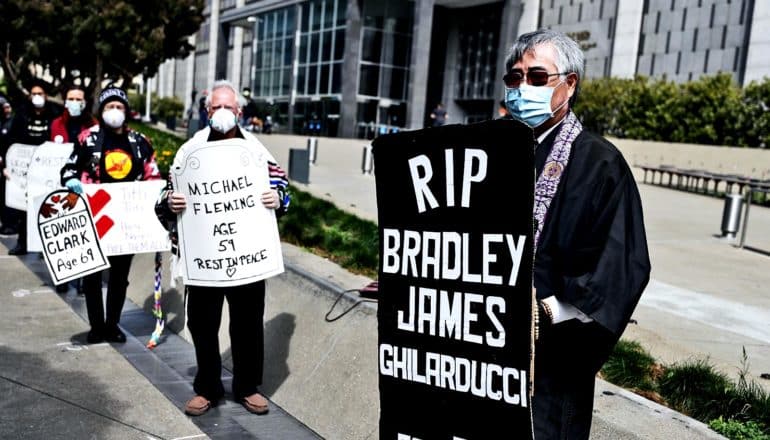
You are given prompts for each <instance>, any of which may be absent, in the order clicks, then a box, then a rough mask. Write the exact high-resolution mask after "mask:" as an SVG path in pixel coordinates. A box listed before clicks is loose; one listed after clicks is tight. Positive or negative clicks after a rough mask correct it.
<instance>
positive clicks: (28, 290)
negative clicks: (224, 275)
mask: <svg viewBox="0 0 770 440" xmlns="http://www.w3.org/2000/svg"><path fill="white" fill-rule="evenodd" d="M0 241H2V245H0V286H2V287H0V439H11V438H13V439H75V438H77V439H81V438H82V439H108V440H109V439H115V440H118V439H120V440H122V439H142V440H152V439H175V440H182V439H185V440H186V439H197V438H212V439H256V438H263V439H282V438H291V439H300V440H314V439H318V438H319V436H318V435H317V434H316V433H315V432H313V431H312V430H311V429H309V428H307V427H306V426H305V425H304V424H302V423H301V422H299V421H298V420H297V419H295V418H294V417H292V416H290V415H289V414H288V413H287V412H286V411H284V410H283V409H282V408H281V407H280V406H278V405H276V404H274V403H273V404H272V405H271V408H270V412H269V413H268V414H267V415H264V416H256V415H253V414H250V413H248V412H247V411H246V410H245V408H243V407H242V406H241V405H240V404H239V403H236V402H234V401H233V399H232V396H231V395H230V394H229V388H230V382H231V380H232V374H231V373H230V371H228V370H224V371H223V375H222V377H223V382H224V384H225V388H226V389H227V393H226V394H225V397H224V399H222V400H221V401H220V402H219V404H218V405H217V406H215V407H214V408H212V409H211V410H210V411H209V412H207V413H206V414H205V415H203V416H200V417H195V418H190V417H188V416H186V415H185V414H184V413H183V411H182V407H183V406H184V403H185V402H186V401H187V400H188V399H189V398H190V397H192V396H193V395H194V392H193V389H192V381H193V378H194V374H195V371H196V362H195V351H194V349H193V346H192V345H191V344H190V343H189V342H188V341H186V340H185V339H183V338H182V337H180V336H178V335H176V334H174V333H172V332H171V331H170V330H168V331H166V332H165V333H164V334H163V336H162V339H161V341H162V343H161V346H160V347H159V348H156V349H155V350H148V349H147V348H146V347H145V343H146V342H147V341H148V340H149V338H150V335H151V334H152V332H153V330H154V328H155V318H154V317H153V316H152V315H151V314H150V313H148V312H146V311H145V310H143V309H142V308H141V307H139V306H137V305H136V304H134V303H132V302H131V301H130V300H129V301H126V304H125V306H124V308H123V314H122V316H121V322H120V326H121V327H122V328H123V330H124V331H125V333H126V337H127V341H126V343H125V344H107V343H101V344H93V345H89V344H87V343H86V341H85V339H86V333H87V331H88V330H89V326H88V324H87V315H86V308H85V301H84V298H83V297H81V296H78V295H77V294H76V292H75V291H74V289H70V291H69V292H68V293H66V294H57V293H55V291H54V290H53V288H52V287H50V283H49V276H48V273H47V270H46V268H45V265H44V262H43V261H42V260H41V259H40V258H39V255H40V254H38V253H33V254H28V255H25V256H23V257H21V258H18V257H13V256H8V255H7V248H8V247H10V245H11V244H13V243H15V237H14V238H10V237H3V238H2V239H1V240H0ZM152 264H153V256H152V254H144V255H139V256H137V257H136V258H135V265H136V266H135V268H134V269H132V274H134V277H135V278H144V279H149V278H150V276H151V275H152V273H153V272H152V269H151V265H152ZM136 269H138V270H136ZM137 284H138V285H137V286H136V287H133V288H130V289H129V290H132V291H134V296H137V295H138V294H139V292H144V295H143V299H144V297H149V298H150V299H151V298H152V295H148V294H147V292H148V289H146V288H143V287H144V286H143V283H137ZM169 306H170V307H168V308H167V309H164V310H169V309H173V302H172V303H171V304H169ZM228 345H229V344H228Z"/></svg>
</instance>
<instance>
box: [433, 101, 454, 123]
mask: <svg viewBox="0 0 770 440" xmlns="http://www.w3.org/2000/svg"><path fill="white" fill-rule="evenodd" d="M430 118H431V119H432V120H433V126H434V127H440V126H442V125H444V124H446V121H447V119H449V115H448V114H447V112H446V110H444V105H443V104H441V103H438V104H436V108H434V109H433V111H432V112H431V113H430Z"/></svg>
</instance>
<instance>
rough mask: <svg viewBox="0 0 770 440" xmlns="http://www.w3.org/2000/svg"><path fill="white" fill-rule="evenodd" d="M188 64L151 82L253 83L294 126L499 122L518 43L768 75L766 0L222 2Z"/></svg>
mask: <svg viewBox="0 0 770 440" xmlns="http://www.w3.org/2000/svg"><path fill="white" fill-rule="evenodd" d="M204 15H205V21H204V23H203V25H202V27H201V29H200V31H199V32H198V33H197V35H195V36H194V37H191V42H192V43H193V44H194V45H195V47H196V49H195V52H194V54H193V55H191V56H189V57H188V58H187V59H185V60H170V61H167V62H166V63H164V64H163V66H161V69H160V71H159V73H158V75H157V76H156V78H154V79H153V81H152V85H151V87H152V88H153V89H154V90H156V91H157V92H158V93H159V94H160V95H161V96H166V95H176V96H178V97H180V98H182V97H184V98H186V101H187V102H186V104H187V106H191V105H193V104H194V103H193V102H192V92H193V91H201V90H203V89H206V88H207V87H209V86H210V84H211V83H212V82H213V80H214V79H215V78H227V79H230V80H232V81H233V82H234V83H235V84H236V86H237V87H239V88H243V87H250V88H251V89H252V90H253V92H252V94H253V98H254V99H255V100H256V101H257V102H259V103H260V105H261V107H260V108H262V109H264V111H269V112H271V113H272V114H273V115H274V117H275V119H276V120H277V122H278V124H279V130H280V131H284V132H293V133H303V132H307V131H308V130H315V129H316V128H317V127H318V126H317V125H316V124H318V125H320V129H318V131H319V132H320V134H322V135H328V136H344V137H361V138H371V137H373V136H374V135H376V134H377V133H382V132H388V131H393V130H399V129H414V128H422V127H423V126H426V125H428V124H429V123H430V116H429V115H430V113H431V110H432V109H433V108H434V107H435V105H436V104H437V103H443V105H444V108H445V109H446V111H447V114H448V116H449V118H448V121H447V122H448V123H468V122H474V121H479V120H484V119H489V118H491V117H493V116H494V115H495V114H496V108H497V103H498V102H499V101H500V99H502V97H503V85H502V81H501V77H502V75H503V74H504V72H503V64H504V60H505V57H506V55H507V51H508V48H509V47H510V44H511V42H512V41H513V40H514V39H515V38H516V36H517V35H519V34H521V33H524V32H528V31H532V30H535V29H537V28H540V27H549V28H553V29H558V30H561V31H564V32H566V33H568V34H569V35H571V36H573V38H575V39H576V40H577V41H578V42H579V43H580V44H581V46H582V47H583V48H584V50H585V53H586V76H587V77H589V78H598V77H607V76H613V77H623V78H631V77H634V76H635V75H644V76H652V77H663V76H665V77H666V78H668V79H671V80H674V81H678V82H681V81H688V80H695V79H698V78H699V77H700V76H702V75H712V74H715V73H717V72H729V73H731V74H732V75H733V77H734V78H735V80H736V82H737V83H739V84H747V83H748V82H750V81H752V80H761V79H762V78H763V77H764V76H770V37H768V34H766V33H760V32H759V30H760V29H763V28H765V26H768V25H770V2H767V1H759V0H539V1H531V0H503V1H501V0H493V1H489V0H387V1H385V0H258V1H245V0H215V1H214V2H213V3H212V1H211V0H209V1H208V5H207V7H206V9H205V11H204Z"/></svg>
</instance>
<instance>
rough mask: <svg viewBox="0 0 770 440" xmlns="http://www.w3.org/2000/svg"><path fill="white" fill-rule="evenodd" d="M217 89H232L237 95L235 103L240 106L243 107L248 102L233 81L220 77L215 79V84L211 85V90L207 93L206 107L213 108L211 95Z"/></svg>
mask: <svg viewBox="0 0 770 440" xmlns="http://www.w3.org/2000/svg"><path fill="white" fill-rule="evenodd" d="M217 89H230V91H232V92H233V94H234V95H235V103H236V104H237V105H238V108H241V107H243V104H244V103H245V102H246V100H245V99H244V98H243V96H241V94H240V93H238V90H236V88H235V86H234V85H233V83H231V82H230V81H228V80H226V79H218V80H216V81H214V84H213V85H212V86H211V92H210V93H209V94H208V95H206V108H211V96H212V95H213V94H214V90H217Z"/></svg>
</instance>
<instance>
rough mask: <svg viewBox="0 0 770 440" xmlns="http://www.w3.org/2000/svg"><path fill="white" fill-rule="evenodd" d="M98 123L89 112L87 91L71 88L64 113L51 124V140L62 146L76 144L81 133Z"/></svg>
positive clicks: (66, 95)
mask: <svg viewBox="0 0 770 440" xmlns="http://www.w3.org/2000/svg"><path fill="white" fill-rule="evenodd" d="M98 123H99V122H98V121H97V120H96V118H94V117H93V116H92V115H91V112H90V111H88V106H87V105H86V92H85V90H84V89H83V88H82V87H80V86H70V87H68V88H67V91H66V92H65V94H64V113H62V115H61V116H59V117H58V118H56V119H54V120H53V122H52V123H51V136H50V140H51V141H53V142H56V143H60V144H66V143H70V142H72V143H74V142H76V141H77V139H78V135H80V133H82V132H83V131H85V130H88V129H89V128H91V127H93V126H94V125H96V124H98Z"/></svg>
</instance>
